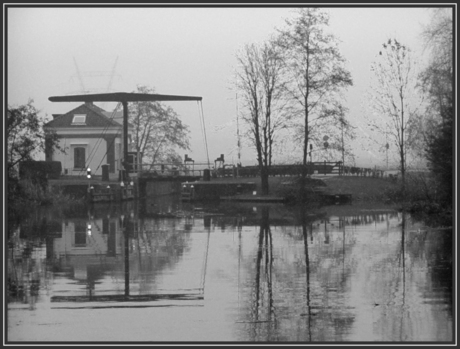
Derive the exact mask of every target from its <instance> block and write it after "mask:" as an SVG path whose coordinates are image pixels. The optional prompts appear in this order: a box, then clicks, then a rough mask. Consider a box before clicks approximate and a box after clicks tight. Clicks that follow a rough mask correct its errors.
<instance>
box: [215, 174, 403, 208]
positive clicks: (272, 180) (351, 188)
mask: <svg viewBox="0 0 460 349" xmlns="http://www.w3.org/2000/svg"><path fill="white" fill-rule="evenodd" d="M298 179H299V178H298V177H269V180H268V181H269V188H270V194H269V195H268V197H270V198H283V197H284V196H285V194H286V191H287V190H291V191H292V190H294V191H295V190H296V189H297V187H298V185H299V184H298ZM211 181H212V182H219V183H243V182H254V184H255V186H256V189H255V191H256V195H255V196H254V197H255V198H263V195H260V192H261V180H260V177H254V178H219V179H212V180H211ZM309 187H310V188H316V189H319V190H321V192H322V193H324V194H327V195H343V194H350V195H351V196H352V200H353V202H357V201H358V202H385V200H386V197H385V192H386V191H387V190H392V189H395V188H396V184H395V183H394V182H392V181H391V180H389V179H387V178H374V177H358V176H312V177H311V180H310V183H309Z"/></svg>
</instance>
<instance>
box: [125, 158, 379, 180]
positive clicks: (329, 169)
mask: <svg viewBox="0 0 460 349" xmlns="http://www.w3.org/2000/svg"><path fill="white" fill-rule="evenodd" d="M205 170H208V171H209V172H210V175H211V177H213V178H216V177H257V176H259V175H260V173H259V166H238V167H237V166H235V165H233V164H224V165H221V166H218V167H217V168H215V167H214V166H210V165H209V164H208V163H188V164H177V163H175V164H174V163H173V164H164V163H163V164H142V165H137V164H136V165H134V166H132V168H131V170H130V173H134V174H138V175H146V176H150V175H151V176H159V177H162V176H163V177H179V176H193V177H203V176H204V171H205ZM306 170H307V174H309V175H314V174H318V175H339V176H342V175H344V176H363V177H365V176H369V177H383V176H384V171H383V170H379V169H376V168H373V169H372V168H364V167H355V166H343V165H342V162H341V161H336V162H327V161H323V162H309V163H307V165H306ZM302 171H303V165H302V164H286V165H272V166H271V168H270V173H269V175H270V176H283V177H284V176H301V175H302Z"/></svg>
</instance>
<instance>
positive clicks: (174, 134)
mask: <svg viewBox="0 0 460 349" xmlns="http://www.w3.org/2000/svg"><path fill="white" fill-rule="evenodd" d="M136 92H137V93H155V92H154V89H153V88H149V87H146V86H138V87H137V91H136ZM128 118H129V122H130V123H131V124H132V125H133V126H134V139H133V140H134V142H135V148H136V150H137V151H139V152H141V153H142V154H143V159H144V160H143V161H144V163H150V164H152V165H153V164H155V163H177V164H180V163H182V160H181V156H180V155H179V154H178V153H177V148H179V149H184V150H187V149H190V145H189V133H190V131H189V128H188V126H187V125H185V124H183V123H182V121H181V120H180V119H179V116H178V115H177V113H176V112H175V111H174V110H173V109H172V108H171V107H168V106H165V105H164V104H163V103H161V102H132V103H130V104H129V116H128Z"/></svg>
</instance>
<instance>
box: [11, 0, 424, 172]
mask: <svg viewBox="0 0 460 349" xmlns="http://www.w3.org/2000/svg"><path fill="white" fill-rule="evenodd" d="M293 10H294V9H293V8H287V7H281V8H280V7H276V8H275V7H257V8H241V7H239V8H216V7H213V8H204V7H201V8H200V7H192V8H183V7H182V8H180V7H179V8H177V7H176V8H160V7H147V8H127V7H124V8H123V7H122V8H114V7H112V8H93V7H86V8H75V7H62V8H57V7H38V8H37V7H36V8H31V7H18V8H8V9H7V15H8V17H7V20H8V23H7V47H6V49H7V54H6V57H7V66H6V72H7V74H8V85H7V96H6V97H7V102H8V105H18V104H25V103H27V101H28V99H29V98H31V99H33V100H34V105H35V106H36V107H37V108H38V109H40V110H41V111H42V115H47V116H48V118H49V120H51V119H52V116H51V115H52V114H55V113H65V112H67V111H69V110H71V109H73V108H74V107H76V106H78V105H79V103H76V104H75V103H56V102H54V103H52V102H50V101H49V100H48V98H49V97H50V96H60V95H68V94H80V93H81V91H82V89H83V87H84V88H85V90H87V91H90V92H93V93H96V92H107V91H108V90H110V91H111V92H132V91H134V90H135V89H136V86H137V85H146V86H149V87H153V88H155V91H156V93H159V94H172V95H187V96H201V97H202V98H203V102H202V106H203V111H204V119H205V122H206V131H207V141H208V147H209V157H210V160H211V161H212V162H213V160H214V159H215V158H217V157H218V156H219V155H220V154H225V158H226V162H227V163H228V162H230V163H231V162H232V160H233V162H234V163H236V161H237V153H236V150H235V148H236V125H235V122H234V121H235V118H236V110H237V103H236V101H235V92H234V91H232V89H231V87H232V86H231V82H232V80H233V77H234V69H235V67H236V59H235V55H236V53H237V51H238V49H240V48H241V47H242V46H243V45H244V44H246V43H257V42H262V41H264V40H266V39H267V38H268V37H269V36H270V35H271V34H274V33H275V28H281V27H283V26H284V20H285V18H289V17H293V15H294V14H293ZM326 11H328V12H329V13H330V30H331V31H332V32H333V33H334V34H335V35H336V36H337V37H338V38H339V39H340V40H341V44H340V49H341V53H342V54H343V56H344V57H345V58H346V59H347V61H348V62H347V68H348V69H349V70H350V72H351V74H352V77H353V82H354V85H353V87H351V88H350V89H349V90H348V92H347V94H346V97H347V101H346V104H347V107H348V108H349V110H350V113H349V115H348V116H349V118H350V121H351V123H355V124H357V125H361V124H362V123H363V121H362V120H363V113H364V111H363V109H362V108H361V103H362V99H363V94H364V93H365V91H366V89H367V87H368V86H369V78H370V64H371V62H372V61H373V60H374V58H375V57H376V54H377V53H378V51H379V50H380V47H381V45H382V43H383V42H385V41H387V40H388V38H390V37H395V38H397V39H398V41H400V42H402V43H404V44H405V45H406V46H409V47H410V48H411V49H412V50H413V51H415V52H416V53H417V54H421V52H422V41H421V37H420V33H421V31H422V25H424V24H427V23H428V22H429V18H430V12H429V10H428V9H427V8H422V7H419V8H417V7H406V8H404V7H392V8H382V7H370V8H357V7H346V8H337V7H335V8H327V9H326ZM77 69H78V71H79V74H78V73H77ZM112 72H113V73H112ZM81 82H82V83H83V85H82V83H81ZM168 105H170V106H171V107H173V108H174V109H175V110H176V111H177V112H178V114H179V115H180V117H181V119H182V120H183V122H185V123H186V124H188V125H189V126H190V128H191V144H192V151H189V152H187V153H188V154H189V156H191V157H192V158H193V159H194V160H196V161H205V160H206V152H205V151H204V145H203V137H202V133H201V128H200V119H199V118H200V110H199V107H198V104H197V102H171V103H169V104H168ZM101 106H102V107H105V108H107V110H108V111H111V110H112V109H113V107H114V105H113V104H106V105H101ZM184 153H185V152H184ZM356 155H357V159H356V160H357V163H358V165H360V164H361V165H363V166H364V165H369V166H373V165H374V164H377V165H379V163H378V161H377V159H375V158H373V157H372V156H371V155H370V154H369V153H368V152H363V151H361V150H360V149H358V146H357V148H356ZM298 159H299V160H300V159H301V154H300V152H299V154H298ZM242 160H243V164H246V165H249V164H255V151H254V150H253V149H251V148H249V147H247V146H246V147H245V148H243V150H242ZM277 160H278V159H277ZM280 160H281V159H280Z"/></svg>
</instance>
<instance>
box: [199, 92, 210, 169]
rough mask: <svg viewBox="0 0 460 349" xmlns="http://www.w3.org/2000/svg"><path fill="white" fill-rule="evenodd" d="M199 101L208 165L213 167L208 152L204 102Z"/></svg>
mask: <svg viewBox="0 0 460 349" xmlns="http://www.w3.org/2000/svg"><path fill="white" fill-rule="evenodd" d="M197 103H199V104H200V106H201V119H200V121H201V125H202V130H203V134H204V143H205V148H206V156H207V157H208V167H211V164H210V162H209V152H208V140H207V138H206V124H205V122H204V112H203V103H202V102H201V101H198V102H197Z"/></svg>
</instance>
